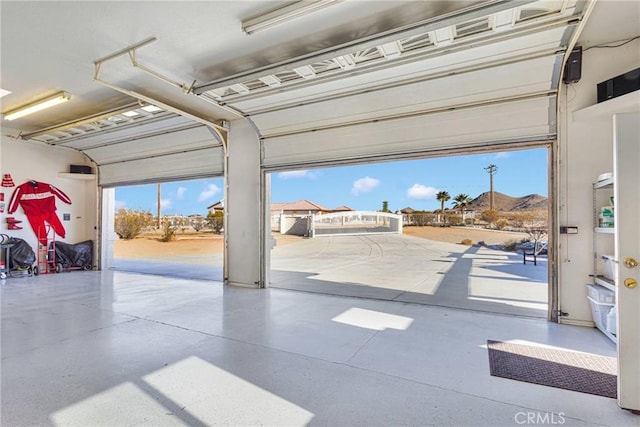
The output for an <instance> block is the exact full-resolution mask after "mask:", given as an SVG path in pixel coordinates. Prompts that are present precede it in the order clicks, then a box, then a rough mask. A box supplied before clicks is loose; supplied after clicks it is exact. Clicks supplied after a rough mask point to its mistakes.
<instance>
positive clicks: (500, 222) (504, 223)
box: [495, 218, 509, 230]
mask: <svg viewBox="0 0 640 427" xmlns="http://www.w3.org/2000/svg"><path fill="white" fill-rule="evenodd" d="M507 225H509V221H508V220H506V219H504V218H500V219H499V220H497V221H496V223H495V226H496V228H497V229H498V230H502V229H503V228H505V227H506V226H507Z"/></svg>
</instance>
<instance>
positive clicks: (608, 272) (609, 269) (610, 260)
mask: <svg viewBox="0 0 640 427" xmlns="http://www.w3.org/2000/svg"><path fill="white" fill-rule="evenodd" d="M602 261H603V263H604V272H603V276H604V277H606V278H607V279H609V280H613V281H615V280H616V276H617V275H618V261H617V260H616V258H615V257H614V256H613V255H602Z"/></svg>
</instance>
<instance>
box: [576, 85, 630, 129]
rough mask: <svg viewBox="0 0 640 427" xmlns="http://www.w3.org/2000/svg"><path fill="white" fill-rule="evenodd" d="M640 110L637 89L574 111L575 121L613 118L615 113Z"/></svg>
mask: <svg viewBox="0 0 640 427" xmlns="http://www.w3.org/2000/svg"><path fill="white" fill-rule="evenodd" d="M639 111H640V90H636V91H633V92H630V93H627V94H625V95H622V96H619V97H617V98H612V99H608V100H606V101H603V102H600V103H598V104H594V105H590V106H588V107H585V108H582V109H580V110H576V111H574V112H573V121H574V122H585V121H590V120H611V116H613V115H614V114H618V113H633V112H639Z"/></svg>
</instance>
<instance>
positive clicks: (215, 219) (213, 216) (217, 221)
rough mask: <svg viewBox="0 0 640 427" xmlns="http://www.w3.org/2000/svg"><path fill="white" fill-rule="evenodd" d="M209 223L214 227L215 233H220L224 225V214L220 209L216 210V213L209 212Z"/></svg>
mask: <svg viewBox="0 0 640 427" xmlns="http://www.w3.org/2000/svg"><path fill="white" fill-rule="evenodd" d="M207 224H208V225H209V227H210V228H212V229H213V231H214V233H216V234H220V232H221V231H222V227H223V226H224V214H223V213H222V212H220V211H216V213H212V212H209V213H208V214H207Z"/></svg>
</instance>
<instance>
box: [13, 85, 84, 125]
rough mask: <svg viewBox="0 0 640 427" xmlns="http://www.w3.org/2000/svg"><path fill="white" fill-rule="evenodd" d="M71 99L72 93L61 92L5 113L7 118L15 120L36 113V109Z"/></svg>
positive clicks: (42, 108)
mask: <svg viewBox="0 0 640 427" xmlns="http://www.w3.org/2000/svg"><path fill="white" fill-rule="evenodd" d="M69 99H71V95H69V94H68V93H66V92H60V93H57V94H55V95H53V96H50V97H48V98H44V99H41V100H39V101H36V102H34V103H31V104H28V105H25V106H24V107H20V108H17V109H15V110H13V111H9V112H7V113H5V114H4V119H5V120H15V119H18V118H20V117H24V116H26V115H28V114H32V113H35V112H36V111H40V110H44V109H45V108H49V107H53V106H54V105H58V104H61V103H63V102H65V101H68V100H69Z"/></svg>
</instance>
